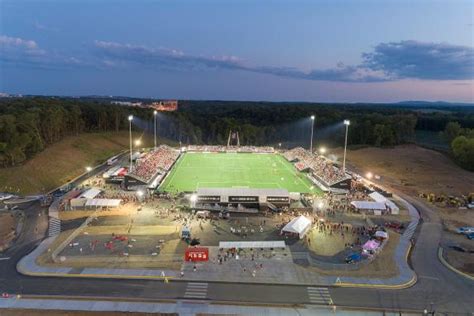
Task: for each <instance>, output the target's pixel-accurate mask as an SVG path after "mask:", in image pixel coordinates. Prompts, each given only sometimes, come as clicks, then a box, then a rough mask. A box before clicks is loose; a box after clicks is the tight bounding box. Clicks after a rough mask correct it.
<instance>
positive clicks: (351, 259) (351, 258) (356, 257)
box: [346, 253, 361, 263]
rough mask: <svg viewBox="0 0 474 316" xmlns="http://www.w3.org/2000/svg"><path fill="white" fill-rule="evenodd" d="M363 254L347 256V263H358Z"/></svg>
mask: <svg viewBox="0 0 474 316" xmlns="http://www.w3.org/2000/svg"><path fill="white" fill-rule="evenodd" d="M360 259H361V256H360V254H358V253H353V254H351V255H349V256H347V257H346V263H356V262H358V261H360Z"/></svg>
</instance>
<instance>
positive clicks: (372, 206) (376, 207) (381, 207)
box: [351, 201, 387, 211]
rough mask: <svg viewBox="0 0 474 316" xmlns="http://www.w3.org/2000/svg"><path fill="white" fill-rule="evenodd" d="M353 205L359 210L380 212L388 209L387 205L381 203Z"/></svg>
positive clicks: (368, 202) (360, 202)
mask: <svg viewBox="0 0 474 316" xmlns="http://www.w3.org/2000/svg"><path fill="white" fill-rule="evenodd" d="M351 205H352V206H354V207H355V208H356V209H358V210H374V211H375V210H379V211H383V210H386V209H387V207H386V206H385V203H381V202H370V201H352V202H351Z"/></svg>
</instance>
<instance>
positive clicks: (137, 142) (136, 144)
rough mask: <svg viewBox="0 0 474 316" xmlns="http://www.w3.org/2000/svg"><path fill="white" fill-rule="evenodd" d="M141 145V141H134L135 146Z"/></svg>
mask: <svg viewBox="0 0 474 316" xmlns="http://www.w3.org/2000/svg"><path fill="white" fill-rule="evenodd" d="M141 144H142V140H141V139H140V138H139V139H135V146H136V147H138V146H140V145H141Z"/></svg>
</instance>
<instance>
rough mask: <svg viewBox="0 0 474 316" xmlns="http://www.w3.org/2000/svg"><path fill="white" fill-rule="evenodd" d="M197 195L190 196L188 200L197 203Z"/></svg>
mask: <svg viewBox="0 0 474 316" xmlns="http://www.w3.org/2000/svg"><path fill="white" fill-rule="evenodd" d="M197 198H198V197H197V194H192V195H191V197H190V198H189V200H190V201H191V202H193V203H195V202H196V201H197Z"/></svg>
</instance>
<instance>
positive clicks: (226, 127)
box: [167, 101, 417, 146]
mask: <svg viewBox="0 0 474 316" xmlns="http://www.w3.org/2000/svg"><path fill="white" fill-rule="evenodd" d="M311 115H315V116H316V120H315V130H314V141H315V142H320V143H324V144H326V145H338V144H339V145H340V144H341V143H342V142H343V141H344V131H345V130H344V125H343V123H342V122H343V121H344V120H345V119H349V120H350V121H351V125H350V131H351V132H350V133H349V143H350V144H364V145H375V146H392V145H397V144H403V143H406V142H410V141H413V140H414V136H415V126H416V123H417V117H416V115H415V114H414V113H413V112H412V111H407V110H399V109H390V108H389V107H386V106H382V107H376V106H373V107H368V106H362V107H360V106H353V105H347V106H343V105H326V104H324V105H322V104H318V105H316V104H294V103H267V102H251V103H244V102H224V101H222V102H221V101H206V102H205V101H183V102H181V103H180V110H179V111H178V112H177V113H175V114H174V116H175V118H176V119H177V121H178V122H179V124H181V125H182V126H183V128H182V129H178V130H176V132H177V133H178V135H167V136H171V137H175V138H177V139H178V140H181V141H182V142H183V143H203V144H224V143H225V142H226V141H227V136H228V133H229V131H230V130H235V131H238V132H239V135H240V140H241V143H242V144H248V145H265V144H272V145H275V144H278V143H284V144H302V143H305V142H306V143H309V140H310V133H311V120H310V117H311Z"/></svg>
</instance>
